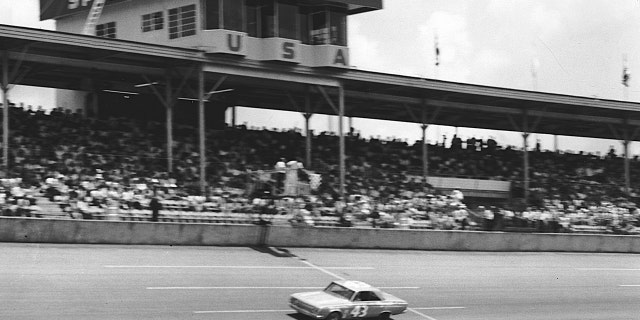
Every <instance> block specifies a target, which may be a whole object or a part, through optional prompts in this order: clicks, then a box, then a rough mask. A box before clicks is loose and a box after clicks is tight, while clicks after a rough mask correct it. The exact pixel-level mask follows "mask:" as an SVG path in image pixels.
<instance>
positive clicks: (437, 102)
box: [0, 25, 640, 140]
mask: <svg viewBox="0 0 640 320" xmlns="http://www.w3.org/2000/svg"><path fill="white" fill-rule="evenodd" d="M0 51H3V52H8V55H9V59H10V69H11V70H12V74H14V75H17V80H16V81H14V83H15V84H23V85H32V86H43V87H51V88H62V89H74V90H81V89H84V90H88V89H87V81H88V79H91V80H92V82H93V83H94V85H97V86H99V87H100V89H111V90H122V91H135V92H140V93H149V92H150V91H149V89H148V88H135V87H134V85H135V84H139V83H141V82H144V80H143V79H144V77H143V76H142V75H146V77H147V78H150V79H160V80H161V79H163V78H164V76H165V74H167V72H168V70H171V72H172V74H174V76H175V75H179V76H183V77H186V78H187V82H192V84H191V86H192V87H193V88H195V87H196V86H195V83H196V80H197V73H195V72H192V71H190V70H191V69H192V68H193V66H195V65H200V64H203V63H204V64H205V70H206V71H207V75H206V81H207V87H209V86H211V85H213V84H214V83H216V82H217V81H219V80H220V77H221V75H229V76H228V78H226V80H225V81H224V82H223V86H224V87H225V88H233V89H234V91H233V92H232V93H229V94H225V95H220V96H219V98H220V99H224V102H225V103H229V104H236V105H243V106H251V107H257V108H266V109H277V110H287V111H299V112H304V111H305V107H304V106H305V104H304V98H305V95H306V94H307V93H308V92H310V93H311V97H312V99H311V100H312V101H313V103H312V110H311V111H312V112H313V113H320V114H335V111H334V109H333V108H332V107H331V106H330V105H329V104H327V103H326V102H325V99H324V98H323V97H322V95H321V94H320V92H319V90H318V88H317V86H316V85H322V86H325V87H326V86H329V87H337V86H339V85H340V84H342V85H343V86H344V88H345V97H346V103H345V104H346V112H345V115H346V116H353V117H358V118H372V119H383V120H393V121H405V122H416V123H420V122H421V119H422V110H423V108H425V110H427V117H426V119H427V120H428V122H429V123H431V124H440V125H450V126H458V127H471V128H484V129H497V130H507V131H520V130H522V119H523V115H524V113H525V112H526V113H527V114H528V116H529V117H528V118H529V120H528V125H529V131H532V132H537V133H547V134H560V135H570V136H583V137H596V138H609V139H621V138H622V136H621V132H619V131H616V130H618V129H620V128H623V127H624V126H625V125H628V126H629V127H630V128H634V129H635V128H640V104H639V103H631V102H624V101H614V100H603V99H595V98H588V97H577V96H568V95H560V94H550V93H541V92H532V91H525V90H513V89H505V88H496V87H487V86H480V85H472V84H462V83H453V82H446V81H436V80H432V79H422V78H416V77H408V76H399V75H391V74H384V73H376V72H369V71H361V70H356V69H349V70H341V69H328V68H309V67H303V66H297V65H290V64H279V63H269V62H260V61H250V60H244V59H237V58H233V57H224V56H219V55H208V54H206V53H205V52H203V51H200V50H197V49H184V48H176V47H169V46H161V45H153V44H145V43H139V42H131V41H124V40H117V39H103V38H96V37H92V36H85V35H78V34H70V33H61V32H56V31H48V30H40V29H31V28H24V27H15V26H8V25H0ZM19 61H22V62H19ZM11 66H14V67H11ZM15 67H17V68H15ZM145 90H146V91H145ZM327 92H329V94H330V95H331V96H332V97H333V99H334V100H335V102H334V103H335V104H336V105H337V96H336V93H335V90H332V89H328V90H327ZM415 130H418V129H417V127H416V129H415ZM631 138H633V135H631ZM632 140H633V139H632Z"/></svg>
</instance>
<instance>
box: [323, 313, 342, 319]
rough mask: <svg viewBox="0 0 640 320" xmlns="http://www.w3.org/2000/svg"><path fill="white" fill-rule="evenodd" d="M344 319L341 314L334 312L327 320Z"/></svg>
mask: <svg viewBox="0 0 640 320" xmlns="http://www.w3.org/2000/svg"><path fill="white" fill-rule="evenodd" d="M340 319H342V315H341V314H340V312H337V311H334V312H331V313H329V315H328V316H327V317H326V318H325V320H340Z"/></svg>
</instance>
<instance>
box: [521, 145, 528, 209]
mask: <svg viewBox="0 0 640 320" xmlns="http://www.w3.org/2000/svg"><path fill="white" fill-rule="evenodd" d="M522 140H523V144H524V203H525V204H526V205H529V141H528V140H529V133H528V132H523V133H522Z"/></svg>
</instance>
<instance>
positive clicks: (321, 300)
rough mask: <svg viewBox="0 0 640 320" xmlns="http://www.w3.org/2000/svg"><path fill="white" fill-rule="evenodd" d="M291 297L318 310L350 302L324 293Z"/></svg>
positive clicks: (296, 294) (297, 294) (301, 294)
mask: <svg viewBox="0 0 640 320" xmlns="http://www.w3.org/2000/svg"><path fill="white" fill-rule="evenodd" d="M291 297H293V298H296V299H298V300H300V301H302V302H304V303H306V304H309V305H312V306H314V307H316V308H322V307H329V306H335V305H341V304H345V303H347V302H348V300H346V299H344V298H341V297H337V296H334V295H332V294H330V293H326V292H324V291H314V292H301V293H295V294H293V295H291Z"/></svg>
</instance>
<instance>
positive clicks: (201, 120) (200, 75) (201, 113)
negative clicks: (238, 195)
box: [198, 66, 207, 196]
mask: <svg viewBox="0 0 640 320" xmlns="http://www.w3.org/2000/svg"><path fill="white" fill-rule="evenodd" d="M204 98H205V97H204V68H203V66H200V67H199V70H198V131H199V136H200V195H202V196H204V195H205V194H206V186H207V178H206V177H207V176H206V170H207V163H206V161H207V157H206V154H205V153H206V144H205V114H204V100H205V99H204Z"/></svg>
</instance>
